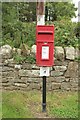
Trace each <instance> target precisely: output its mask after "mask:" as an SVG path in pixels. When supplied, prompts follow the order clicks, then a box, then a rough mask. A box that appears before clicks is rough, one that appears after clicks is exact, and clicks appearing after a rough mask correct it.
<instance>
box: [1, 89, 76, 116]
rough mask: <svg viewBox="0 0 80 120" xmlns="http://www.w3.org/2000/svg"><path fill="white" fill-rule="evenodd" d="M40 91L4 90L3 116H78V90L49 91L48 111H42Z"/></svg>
mask: <svg viewBox="0 0 80 120" xmlns="http://www.w3.org/2000/svg"><path fill="white" fill-rule="evenodd" d="M41 94H42V93H41V92H40V91H35V90H34V91H27V92H21V91H13V92H10V91H4V92H3V103H2V107H3V109H2V115H3V118H38V117H45V116H46V115H47V116H48V117H51V118H78V93H77V92H69V91H68V92H59V91H57V92H56V91H55V92H48V93H47V113H46V115H45V114H44V113H42V112H41V111H42V110H41V109H42V106H41V104H42V103H41Z"/></svg>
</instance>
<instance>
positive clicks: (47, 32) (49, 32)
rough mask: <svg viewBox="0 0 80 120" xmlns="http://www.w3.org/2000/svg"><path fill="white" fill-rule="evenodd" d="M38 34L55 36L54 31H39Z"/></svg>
mask: <svg viewBox="0 0 80 120" xmlns="http://www.w3.org/2000/svg"><path fill="white" fill-rule="evenodd" d="M38 34H53V32H52V31H38Z"/></svg>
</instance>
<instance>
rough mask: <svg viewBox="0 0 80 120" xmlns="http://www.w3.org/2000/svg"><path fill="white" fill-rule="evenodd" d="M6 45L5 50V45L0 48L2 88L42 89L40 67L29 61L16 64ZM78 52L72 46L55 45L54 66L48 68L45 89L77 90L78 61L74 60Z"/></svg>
mask: <svg viewBox="0 0 80 120" xmlns="http://www.w3.org/2000/svg"><path fill="white" fill-rule="evenodd" d="M8 47H9V48H6V51H5V50H4V48H5V47H2V48H0V51H1V52H0V55H1V56H2V59H0V60H2V61H0V68H2V69H0V75H1V76H2V88H3V89H6V90H25V91H26V90H33V89H37V90H42V77H39V69H40V68H39V67H38V66H36V64H30V63H29V62H26V63H22V64H16V63H15V62H14V60H13V58H12V55H11V54H12V52H13V50H12V49H11V47H10V46H8ZM32 51H33V50H32ZM34 53H35V51H34ZM78 53H79V50H78V49H75V48H74V47H65V48H62V47H55V55H54V56H55V58H54V66H52V67H51V68H50V76H49V77H47V90H78V62H77V61H76V60H75V58H78V57H79V54H78ZM0 83H1V82H0ZM0 88H1V86H0Z"/></svg>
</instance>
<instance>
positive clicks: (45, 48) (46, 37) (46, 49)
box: [36, 25, 54, 66]
mask: <svg viewBox="0 0 80 120" xmlns="http://www.w3.org/2000/svg"><path fill="white" fill-rule="evenodd" d="M36 45H37V48H36V64H37V65H38V66H52V65H53V64H54V60H53V56H54V26H49V25H48V26H46V25H38V26H36Z"/></svg>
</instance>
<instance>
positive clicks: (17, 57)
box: [13, 54, 35, 64]
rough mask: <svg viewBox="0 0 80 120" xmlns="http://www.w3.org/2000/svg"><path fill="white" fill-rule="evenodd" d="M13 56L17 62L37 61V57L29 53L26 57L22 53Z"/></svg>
mask: <svg viewBox="0 0 80 120" xmlns="http://www.w3.org/2000/svg"><path fill="white" fill-rule="evenodd" d="M13 58H14V61H15V62H16V63H17V64H19V63H23V62H29V63H35V58H34V57H33V56H32V55H28V56H26V57H25V56H22V55H18V54H14V55H13Z"/></svg>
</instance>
